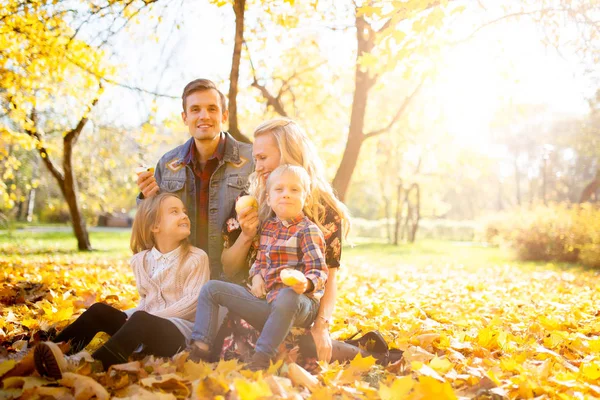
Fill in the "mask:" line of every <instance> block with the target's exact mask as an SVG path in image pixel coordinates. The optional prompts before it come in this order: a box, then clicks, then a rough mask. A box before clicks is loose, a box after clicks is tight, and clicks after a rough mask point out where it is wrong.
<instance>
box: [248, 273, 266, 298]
mask: <svg viewBox="0 0 600 400" xmlns="http://www.w3.org/2000/svg"><path fill="white" fill-rule="evenodd" d="M250 293H252V294H253V295H254V296H256V297H258V298H259V299H262V298H263V297H265V296H266V295H267V289H266V288H265V280H264V279H263V277H262V275H261V274H257V275H254V276H253V277H252V286H251V287H250Z"/></svg>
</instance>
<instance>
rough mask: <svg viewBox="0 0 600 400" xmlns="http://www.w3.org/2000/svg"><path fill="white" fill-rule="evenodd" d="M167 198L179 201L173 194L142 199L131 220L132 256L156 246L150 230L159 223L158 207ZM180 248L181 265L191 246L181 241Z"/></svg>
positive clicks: (160, 194)
mask: <svg viewBox="0 0 600 400" xmlns="http://www.w3.org/2000/svg"><path fill="white" fill-rule="evenodd" d="M168 197H175V198H176V199H179V196H177V195H175V194H173V193H159V194H157V195H156V196H153V197H150V198H148V199H144V201H142V202H141V203H140V206H139V208H138V210H137V213H136V214H135V218H134V219H133V227H132V228H131V241H130V242H129V245H130V247H131V251H132V252H133V254H136V253H139V252H141V251H144V250H151V249H152V248H153V247H154V246H156V239H155V238H154V233H153V232H152V229H153V228H154V227H155V226H156V225H158V224H159V223H160V206H161V205H162V203H163V201H165V199H166V198H168ZM180 200H181V199H180ZM180 246H181V250H182V252H181V263H183V262H184V261H185V260H186V259H187V257H188V256H189V255H190V253H191V246H190V243H189V242H188V239H187V238H185V239H183V240H182V241H181V243H180Z"/></svg>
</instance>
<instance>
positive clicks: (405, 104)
mask: <svg viewBox="0 0 600 400" xmlns="http://www.w3.org/2000/svg"><path fill="white" fill-rule="evenodd" d="M424 83H425V77H423V78H422V79H421V82H419V84H418V85H417V87H416V88H415V89H414V90H413V91H412V93H411V94H410V95H408V96H407V97H406V98H405V99H404V101H403V102H402V105H401V106H400V108H399V109H398V111H396V114H395V115H394V117H393V118H392V120H391V121H390V122H389V123H388V124H387V125H386V126H385V127H383V128H381V129H377V130H375V131H372V132H369V133H365V134H364V137H363V140H366V139H368V138H371V137H373V136H377V135H380V134H382V133H385V132H387V131H389V130H390V129H391V128H392V126H394V124H395V123H396V122H397V121H398V120H399V119H400V117H401V116H402V114H404V111H406V108H407V107H408V105H409V104H410V103H411V102H412V100H413V98H414V97H415V96H416V95H417V93H419V92H420V91H421V88H422V87H423V84H424Z"/></svg>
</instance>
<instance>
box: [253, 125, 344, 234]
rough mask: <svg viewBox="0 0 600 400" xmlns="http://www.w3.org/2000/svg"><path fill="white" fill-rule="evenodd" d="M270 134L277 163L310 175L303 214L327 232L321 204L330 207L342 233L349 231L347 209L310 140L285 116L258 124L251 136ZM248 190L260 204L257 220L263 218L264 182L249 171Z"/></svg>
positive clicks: (265, 207) (265, 212)
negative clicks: (277, 148) (328, 179)
mask: <svg viewBox="0 0 600 400" xmlns="http://www.w3.org/2000/svg"><path fill="white" fill-rule="evenodd" d="M267 134H271V135H273V137H274V138H275V141H276V142H277V146H278V147H279V152H280V153H281V162H280V163H281V164H291V165H299V166H301V167H303V168H304V169H305V170H306V172H308V176H309V177H310V188H311V190H310V192H309V194H308V197H307V204H305V207H304V208H305V211H304V212H305V214H306V215H307V216H308V218H310V219H311V220H312V221H313V222H315V223H316V224H317V226H318V227H319V228H320V229H321V230H322V231H323V233H327V228H325V226H324V225H323V224H324V223H325V214H326V208H325V206H329V207H331V208H332V209H333V210H334V211H335V213H336V214H337V215H338V216H339V217H340V219H341V223H342V232H343V234H344V236H347V235H348V232H349V231H350V212H349V211H348V208H347V207H346V206H345V205H344V203H342V202H341V201H340V200H338V198H337V197H336V195H335V194H334V193H333V188H332V187H331V185H330V184H329V182H328V181H327V179H326V178H325V169H324V168H323V165H322V163H321V159H320V158H319V155H318V154H317V152H316V150H315V148H314V146H313V144H312V142H311V141H310V139H309V138H308V136H306V133H305V132H304V130H303V129H302V128H300V127H299V126H298V124H296V123H295V122H294V121H292V120H291V119H288V118H275V119H272V120H269V121H265V122H263V123H262V124H260V125H259V126H258V127H257V128H256V129H255V131H254V137H255V138H256V137H258V136H262V135H267ZM250 194H251V195H253V196H254V197H256V199H257V200H258V204H259V205H260V206H259V207H260V208H259V210H258V216H259V220H260V221H261V222H262V221H265V220H266V219H267V218H268V217H269V215H270V212H271V209H270V207H269V206H268V205H267V202H266V188H265V183H264V182H263V181H262V180H261V179H260V177H259V176H258V175H257V174H256V172H253V173H252V175H250Z"/></svg>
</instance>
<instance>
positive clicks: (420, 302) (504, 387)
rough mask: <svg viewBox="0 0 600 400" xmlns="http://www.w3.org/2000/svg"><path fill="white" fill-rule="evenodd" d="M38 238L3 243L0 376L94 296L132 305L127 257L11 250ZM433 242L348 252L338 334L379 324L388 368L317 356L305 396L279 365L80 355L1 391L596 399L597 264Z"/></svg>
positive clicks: (3, 394)
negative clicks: (104, 367)
mask: <svg viewBox="0 0 600 400" xmlns="http://www.w3.org/2000/svg"><path fill="white" fill-rule="evenodd" d="M444 246H445V247H444ZM34 247H35V246H34V244H29V245H25V246H24V247H23V245H18V244H17V243H16V242H14V243H12V244H11V243H7V244H5V245H4V246H3V247H2V254H8V255H2V256H0V305H1V307H2V308H1V309H2V311H1V314H0V342H1V343H2V346H1V347H0V360H1V359H5V360H6V361H3V362H2V361H0V375H2V374H4V373H5V372H6V371H9V370H11V369H12V368H13V367H14V365H15V361H18V360H19V359H21V358H22V357H23V355H24V354H25V353H26V351H27V346H28V341H29V340H34V339H43V338H44V337H45V332H47V331H48V330H50V333H52V328H53V327H56V328H58V329H60V328H62V327H64V325H65V324H66V323H67V320H69V319H70V318H74V317H75V316H76V315H78V314H79V313H81V312H82V311H83V310H84V309H85V308H86V307H88V306H89V305H90V304H92V303H93V302H96V301H105V302H108V303H109V304H112V305H115V306H117V307H122V308H128V307H131V306H133V304H134V303H135V301H136V292H135V286H134V282H133V277H132V274H131V273H130V271H129V269H128V265H127V257H126V256H125V252H123V251H121V252H114V251H113V252H108V253H104V254H103V253H93V254H92V255H86V256H81V255H78V254H77V253H69V252H66V253H60V252H58V248H57V249H55V250H57V251H56V252H55V255H48V254H44V253H43V251H31V252H29V253H30V254H26V255H24V256H19V255H17V254H19V253H21V254H22V253H23V252H25V253H27V250H26V249H31V248H34ZM42 247H43V246H42ZM59 247H60V246H59ZM439 247H440V248H442V247H443V249H442V250H439V249H438V246H431V247H430V248H420V249H419V248H417V250H415V251H412V250H410V251H409V252H406V251H404V250H398V249H397V248H394V247H388V246H384V245H363V246H360V245H359V246H357V247H356V248H354V249H348V250H347V251H346V253H345V255H344V265H343V269H342V270H341V271H340V274H339V295H338V306H337V310H336V313H335V321H334V324H333V327H332V335H333V336H334V337H336V338H346V337H348V336H351V335H352V334H354V333H356V332H357V331H363V332H366V331H368V330H372V329H378V330H380V331H381V332H382V333H383V334H384V335H385V337H386V338H387V339H388V340H389V343H390V344H391V347H394V348H399V349H402V350H404V351H405V358H404V360H403V362H400V363H397V364H394V365H390V366H388V367H387V368H383V367H380V366H377V365H374V360H373V359H371V358H365V359H361V358H358V359H355V360H354V361H353V362H351V363H350V364H349V365H342V366H340V365H336V364H333V365H332V364H329V365H327V364H323V365H322V366H321V372H320V373H319V374H318V375H317V379H318V385H317V386H316V387H315V388H313V389H312V391H309V390H308V389H306V388H304V387H302V386H301V385H298V384H297V383H296V384H294V383H293V382H292V381H291V380H290V379H289V378H288V373H289V366H288V365H285V364H284V365H277V366H276V367H279V369H278V370H276V369H277V368H275V367H274V368H272V370H270V371H268V372H267V373H251V372H248V371H246V370H244V369H243V365H241V364H239V363H237V362H221V363H219V364H218V365H210V364H202V363H201V364H195V363H192V362H190V361H188V360H186V358H185V357H186V356H185V353H182V354H181V355H179V356H176V357H175V358H174V359H173V360H162V359H153V358H146V359H143V360H138V361H132V362H131V363H130V364H124V365H121V366H117V367H116V368H112V369H111V370H110V371H109V372H108V373H103V372H99V371H98V370H96V369H95V365H94V364H93V363H92V364H90V363H87V362H82V364H81V365H80V366H79V367H78V368H77V369H75V370H74V371H73V374H67V376H65V378H64V379H63V380H62V381H60V382H59V383H56V382H51V381H47V380H44V379H42V378H39V377H36V376H28V377H24V378H14V377H13V378H8V379H4V381H3V389H2V390H0V399H3V398H17V397H19V396H22V398H35V397H43V396H48V398H64V399H68V398H73V396H75V398H77V399H78V400H80V399H87V398H90V397H92V396H96V397H98V398H104V397H106V396H109V395H110V396H115V397H119V398H127V397H132V398H148V399H150V398H167V397H168V398H174V397H177V398H183V397H189V396H191V397H196V398H209V397H212V396H223V397H222V398H228V399H229V398H231V399H236V398H239V399H254V398H261V397H265V398H268V397H272V396H274V397H282V398H286V397H287V398H309V397H311V396H312V398H317V399H321V398H330V397H338V398H368V399H371V398H383V399H405V398H407V399H456V398H480V399H492V398H493V399H502V398H511V399H517V398H519V399H520V398H564V399H571V398H582V399H583V398H597V397H600V384H599V383H598V382H599V381H600V274H599V272H598V271H597V270H585V269H581V268H578V267H574V266H554V265H535V264H524V263H517V262H511V261H507V260H506V259H503V258H502V257H498V256H497V255H498V254H499V251H498V250H489V251H488V250H486V249H481V248H473V249H471V248H468V247H464V246H450V245H447V244H446V245H440V246H439ZM24 249H25V250H24ZM436 249H438V250H439V251H437V254H436ZM11 253H12V254H11ZM490 255H494V257H491V256H490ZM102 340H103V338H102V337H100V338H98V340H96V341H95V342H94V343H92V344H91V345H90V346H92V347H93V346H97V345H99V344H100V343H101V341H102ZM96 383H98V385H96Z"/></svg>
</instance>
